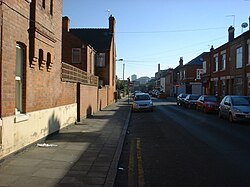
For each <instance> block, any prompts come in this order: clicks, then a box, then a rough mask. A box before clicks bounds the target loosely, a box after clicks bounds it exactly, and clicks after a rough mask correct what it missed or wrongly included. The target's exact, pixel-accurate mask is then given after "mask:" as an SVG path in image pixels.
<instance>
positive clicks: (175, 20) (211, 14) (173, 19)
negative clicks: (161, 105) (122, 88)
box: [63, 0, 250, 79]
mask: <svg viewBox="0 0 250 187" xmlns="http://www.w3.org/2000/svg"><path fill="white" fill-rule="evenodd" d="M73 2H74V3H73ZM249 10H250V0H91V1H89V0H63V16H68V17H69V19H70V28H108V18H109V16H110V15H113V16H114V17H115V19H116V26H115V29H116V33H115V41H116V53H117V54H116V56H117V57H116V58H117V59H122V60H123V61H117V68H116V74H117V76H118V78H119V79H123V77H124V79H127V78H128V77H130V76H131V75H133V74H135V75H137V77H138V78H139V77H142V76H148V77H154V76H155V73H156V72H157V71H158V64H160V69H161V70H163V69H168V68H175V67H177V66H178V65H179V59H180V57H182V58H183V60H184V64H186V63H188V62H189V61H191V60H192V59H194V58H195V57H197V56H198V55H200V54H201V53H203V52H208V51H209V50H210V48H211V46H212V45H213V47H214V48H217V47H219V46H221V45H223V44H225V43H226V42H227V41H228V28H229V27H230V26H231V25H232V26H234V27H235V37H237V36H239V35H240V34H242V33H243V32H245V31H247V30H248V29H249V27H247V28H244V29H242V27H241V25H242V23H243V22H247V23H248V24H249V16H250V11H249ZM123 64H124V65H123ZM123 72H124V73H123Z"/></svg>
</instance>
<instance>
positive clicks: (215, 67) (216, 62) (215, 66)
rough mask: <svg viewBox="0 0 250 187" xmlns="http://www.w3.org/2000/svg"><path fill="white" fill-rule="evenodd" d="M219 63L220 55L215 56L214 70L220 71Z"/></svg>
mask: <svg viewBox="0 0 250 187" xmlns="http://www.w3.org/2000/svg"><path fill="white" fill-rule="evenodd" d="M218 63H219V60H218V56H214V66H213V71H214V72H216V71H218Z"/></svg>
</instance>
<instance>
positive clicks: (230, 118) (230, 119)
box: [229, 113, 234, 123]
mask: <svg viewBox="0 0 250 187" xmlns="http://www.w3.org/2000/svg"><path fill="white" fill-rule="evenodd" d="M229 121H230V122H231V123H233V122H234V118H233V115H232V114H231V113H230V114H229Z"/></svg>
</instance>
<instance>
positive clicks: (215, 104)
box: [196, 95, 220, 113]
mask: <svg viewBox="0 0 250 187" xmlns="http://www.w3.org/2000/svg"><path fill="white" fill-rule="evenodd" d="M219 105H220V103H219V101H218V99H217V97H215V96H213V95H202V96H200V97H199V99H198V101H197V105H196V109H197V110H201V111H203V112H206V113H207V112H217V111H218V109H219Z"/></svg>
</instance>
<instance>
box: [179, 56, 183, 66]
mask: <svg viewBox="0 0 250 187" xmlns="http://www.w3.org/2000/svg"><path fill="white" fill-rule="evenodd" d="M179 65H180V66H183V57H180V60H179Z"/></svg>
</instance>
